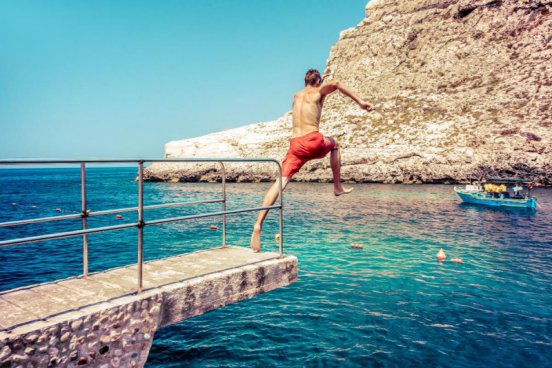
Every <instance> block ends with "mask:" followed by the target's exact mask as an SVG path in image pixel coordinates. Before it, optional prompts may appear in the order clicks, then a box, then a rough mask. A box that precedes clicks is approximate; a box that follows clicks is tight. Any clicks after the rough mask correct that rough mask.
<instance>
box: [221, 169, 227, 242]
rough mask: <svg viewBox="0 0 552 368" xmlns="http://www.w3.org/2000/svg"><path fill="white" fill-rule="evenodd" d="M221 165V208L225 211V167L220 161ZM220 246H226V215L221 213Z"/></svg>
mask: <svg viewBox="0 0 552 368" xmlns="http://www.w3.org/2000/svg"><path fill="white" fill-rule="evenodd" d="M220 166H221V167H222V210H223V211H226V168H225V167H224V164H223V163H222V162H220ZM222 247H223V248H224V247H226V215H222Z"/></svg>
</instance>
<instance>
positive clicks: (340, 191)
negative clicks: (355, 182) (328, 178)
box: [334, 187, 355, 196]
mask: <svg viewBox="0 0 552 368" xmlns="http://www.w3.org/2000/svg"><path fill="white" fill-rule="evenodd" d="M353 189H355V188H344V187H341V188H339V189H334V194H335V195H336V196H340V195H342V194H348V193H351V192H352V191H353Z"/></svg>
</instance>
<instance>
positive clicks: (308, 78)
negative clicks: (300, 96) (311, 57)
mask: <svg viewBox="0 0 552 368" xmlns="http://www.w3.org/2000/svg"><path fill="white" fill-rule="evenodd" d="M318 81H320V83H322V77H321V76H320V72H319V71H318V70H316V69H309V70H307V74H305V86H314V85H315V84H316V83H317V82H318Z"/></svg>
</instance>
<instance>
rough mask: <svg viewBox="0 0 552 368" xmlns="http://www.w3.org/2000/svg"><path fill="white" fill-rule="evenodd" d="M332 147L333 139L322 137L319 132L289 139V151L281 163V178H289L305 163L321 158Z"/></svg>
mask: <svg viewBox="0 0 552 368" xmlns="http://www.w3.org/2000/svg"><path fill="white" fill-rule="evenodd" d="M334 147H335V141H334V139H333V138H332V137H324V136H323V135H322V133H320V132H310V133H308V134H305V135H302V136H300V137H295V138H291V140H290V141H289V150H288V152H287V154H286V157H285V158H284V162H282V176H284V177H288V178H291V177H292V176H293V175H294V174H295V173H296V172H297V171H299V169H301V167H302V166H303V165H304V164H305V163H307V161H310V160H314V159H318V158H323V157H324V156H326V155H327V154H328V152H330V151H331V150H332V149H334Z"/></svg>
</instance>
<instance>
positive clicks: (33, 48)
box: [0, 0, 367, 159]
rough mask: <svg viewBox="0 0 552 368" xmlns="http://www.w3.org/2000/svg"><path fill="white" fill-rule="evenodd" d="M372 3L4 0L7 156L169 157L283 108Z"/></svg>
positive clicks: (0, 111) (0, 106)
mask: <svg viewBox="0 0 552 368" xmlns="http://www.w3.org/2000/svg"><path fill="white" fill-rule="evenodd" d="M366 3H367V0H344V1H341V0H340V1H338V0H295V1H291V0H290V1H284V0H281V1H278V0H272V1H268V0H267V1H259V0H232V1H230V0H219V1H212V0H195V1H184V0H181V1H172V0H163V1H153V0H151V1H103V0H96V1H84V0H67V1H65V0H56V1H51V0H35V1H28V0H3V1H0V50H1V53H0V158H2V159H6V158H54V157H55V158H111V157H113V158H135V157H161V156H162V155H163V145H164V144H165V143H166V142H168V141H170V140H176V139H183V138H191V137H195V136H199V135H203V134H206V133H210V132H215V131H219V130H223V129H228V128H233V127H238V126H241V125H245V124H249V123H255V122H259V121H267V120H273V119H275V118H278V117H280V116H281V115H282V114H283V113H285V112H286V111H288V110H289V109H290V104H291V98H292V95H293V93H294V92H295V91H296V90H298V89H300V88H302V86H303V83H302V79H303V76H304V73H305V71H306V70H307V69H308V68H310V67H315V68H319V69H320V70H321V71H322V70H323V69H324V67H325V63H326V59H327V57H328V55H329V51H330V47H331V45H332V44H334V43H335V42H336V41H337V39H338V36H339V32H340V31H341V30H344V29H346V28H349V27H353V26H356V25H357V24H358V23H359V22H360V21H361V20H362V19H363V16H364V7H365V5H366Z"/></svg>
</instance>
